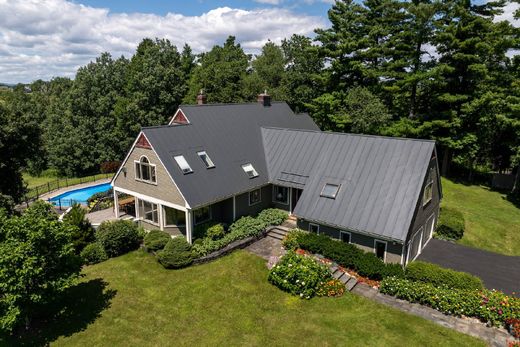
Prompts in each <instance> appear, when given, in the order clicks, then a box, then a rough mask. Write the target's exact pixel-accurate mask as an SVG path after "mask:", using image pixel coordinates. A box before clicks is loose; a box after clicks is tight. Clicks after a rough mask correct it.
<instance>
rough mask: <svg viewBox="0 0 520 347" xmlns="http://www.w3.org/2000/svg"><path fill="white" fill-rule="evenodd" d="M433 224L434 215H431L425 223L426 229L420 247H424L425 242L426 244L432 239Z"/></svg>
mask: <svg viewBox="0 0 520 347" xmlns="http://www.w3.org/2000/svg"><path fill="white" fill-rule="evenodd" d="M434 224H435V215H431V217H430V218H428V221H427V222H426V227H425V229H424V235H423V240H422V247H424V245H425V244H426V242H428V241H429V240H430V239H431V238H432V235H433V227H434Z"/></svg>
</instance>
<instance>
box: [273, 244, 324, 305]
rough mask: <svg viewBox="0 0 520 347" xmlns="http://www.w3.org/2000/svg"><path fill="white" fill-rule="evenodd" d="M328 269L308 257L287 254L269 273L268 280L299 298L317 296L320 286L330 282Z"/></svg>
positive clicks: (293, 253)
mask: <svg viewBox="0 0 520 347" xmlns="http://www.w3.org/2000/svg"><path fill="white" fill-rule="evenodd" d="M332 279H333V278H332V275H331V273H330V271H329V269H328V268H327V267H326V266H325V265H323V264H320V263H318V262H317V261H316V260H314V259H313V258H310V257H304V256H301V255H298V254H296V253H295V252H292V251H291V252H288V253H287V254H286V255H284V256H283V257H282V258H281V259H280V261H279V262H278V264H277V265H275V266H274V267H273V268H272V269H271V270H270V271H269V276H268V280H269V282H271V283H272V284H274V285H275V286H277V287H278V288H280V289H281V290H283V291H286V292H289V293H291V294H293V295H298V296H300V297H301V298H305V299H310V298H312V297H313V296H315V295H317V294H318V292H320V293H323V292H324V290H323V289H322V290H321V291H320V288H322V286H323V285H324V284H325V283H326V282H328V281H330V280H332Z"/></svg>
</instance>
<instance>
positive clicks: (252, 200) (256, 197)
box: [249, 189, 262, 206]
mask: <svg viewBox="0 0 520 347" xmlns="http://www.w3.org/2000/svg"><path fill="white" fill-rule="evenodd" d="M259 202H262V191H261V190H260V189H255V190H252V191H250V192H249V206H251V205H256V204H258V203H259Z"/></svg>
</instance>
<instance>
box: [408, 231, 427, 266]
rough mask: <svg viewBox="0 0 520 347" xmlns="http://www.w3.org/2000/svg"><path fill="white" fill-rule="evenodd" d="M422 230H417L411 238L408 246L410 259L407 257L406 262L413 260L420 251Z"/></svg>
mask: <svg viewBox="0 0 520 347" xmlns="http://www.w3.org/2000/svg"><path fill="white" fill-rule="evenodd" d="M423 230H424V229H423V228H421V229H419V231H417V232H416V233H415V235H414V236H413V238H412V243H411V244H410V257H408V261H412V260H413V259H415V257H416V256H417V255H418V254H419V252H420V251H421V242H422V236H423Z"/></svg>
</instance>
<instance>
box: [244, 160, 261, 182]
mask: <svg viewBox="0 0 520 347" xmlns="http://www.w3.org/2000/svg"><path fill="white" fill-rule="evenodd" d="M248 166H250V167H251V169H252V170H246V167H248ZM242 170H244V172H245V173H246V175H247V177H249V179H252V178H255V177H258V171H256V169H255V167H254V166H253V164H251V163H247V164H243V165H242ZM249 171H251V172H252V173H253V176H249V173H248V172H249Z"/></svg>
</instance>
